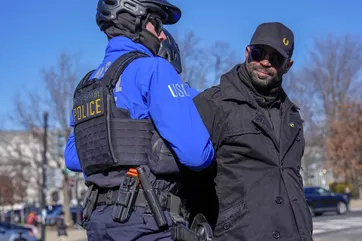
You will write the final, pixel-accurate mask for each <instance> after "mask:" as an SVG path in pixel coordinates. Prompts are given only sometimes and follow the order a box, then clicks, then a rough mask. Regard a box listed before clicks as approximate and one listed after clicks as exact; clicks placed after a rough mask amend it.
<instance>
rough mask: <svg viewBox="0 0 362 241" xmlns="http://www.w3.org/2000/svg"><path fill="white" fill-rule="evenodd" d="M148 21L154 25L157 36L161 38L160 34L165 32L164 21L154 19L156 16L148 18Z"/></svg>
mask: <svg viewBox="0 0 362 241" xmlns="http://www.w3.org/2000/svg"><path fill="white" fill-rule="evenodd" d="M148 21H149V22H150V23H152V25H153V26H154V28H155V31H156V33H157V36H160V34H161V33H162V31H163V23H162V20H161V19H160V18H158V17H154V16H150V17H149V18H148Z"/></svg>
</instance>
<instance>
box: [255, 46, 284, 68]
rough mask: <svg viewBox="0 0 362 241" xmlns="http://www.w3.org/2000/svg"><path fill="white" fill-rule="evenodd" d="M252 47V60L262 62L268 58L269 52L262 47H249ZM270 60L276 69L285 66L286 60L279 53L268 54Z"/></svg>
mask: <svg viewBox="0 0 362 241" xmlns="http://www.w3.org/2000/svg"><path fill="white" fill-rule="evenodd" d="M249 47H250V50H251V51H250V57H251V58H252V60H254V61H257V62H260V61H262V60H264V59H265V58H266V55H267V52H266V51H265V49H263V48H262V47H260V46H249ZM268 57H269V58H268V60H269V62H270V63H271V65H273V66H274V67H275V68H280V67H282V66H283V65H284V63H285V61H286V58H284V56H283V55H281V54H280V53H277V52H273V53H268Z"/></svg>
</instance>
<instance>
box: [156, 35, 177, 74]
mask: <svg viewBox="0 0 362 241" xmlns="http://www.w3.org/2000/svg"><path fill="white" fill-rule="evenodd" d="M163 32H164V33H165V35H166V37H167V39H166V40H164V41H162V42H161V47H160V50H159V51H158V56H160V57H162V58H165V59H166V60H167V61H168V62H170V63H171V64H172V65H173V67H174V68H175V69H176V71H177V73H179V74H181V72H182V64H181V54H180V49H179V47H178V44H177V42H176V40H175V39H174V38H173V37H172V35H171V34H170V32H168V31H167V30H166V29H163Z"/></svg>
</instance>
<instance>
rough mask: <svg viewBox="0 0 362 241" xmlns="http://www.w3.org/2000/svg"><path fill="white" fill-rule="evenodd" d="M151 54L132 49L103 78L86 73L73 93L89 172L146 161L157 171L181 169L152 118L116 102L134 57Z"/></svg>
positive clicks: (82, 154)
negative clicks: (118, 85) (137, 115)
mask: <svg viewBox="0 0 362 241" xmlns="http://www.w3.org/2000/svg"><path fill="white" fill-rule="evenodd" d="M141 57H148V56H147V55H145V54H142V53H139V52H130V53H128V54H125V55H122V56H121V57H119V58H118V59H117V60H116V61H115V62H114V63H113V64H112V65H111V66H110V67H109V68H108V70H107V71H106V73H105V74H104V77H103V78H102V79H100V80H98V79H89V77H90V76H91V74H92V73H93V72H94V71H90V72H89V73H88V74H87V75H86V76H84V77H83V79H82V80H81V82H80V83H79V84H78V86H77V88H76V90H75V93H74V103H73V111H74V120H75V127H74V136H75V142H76V148H77V154H78V157H79V161H80V165H81V167H82V170H83V172H84V173H85V174H86V175H87V176H91V175H94V174H97V173H104V172H109V171H112V170H115V169H117V170H119V169H126V168H129V167H134V166H140V165H147V166H148V167H149V168H150V170H151V172H152V173H154V174H173V173H177V172H179V167H178V164H177V161H176V160H175V158H174V155H173V154H172V153H171V151H170V149H169V148H168V147H167V146H166V144H165V142H164V141H163V140H162V138H161V137H160V135H159V134H158V133H157V130H156V129H155V127H154V124H153V122H152V120H149V119H147V120H137V119H131V117H130V114H129V112H128V110H126V109H121V108H118V107H117V106H116V103H115V99H114V94H113V90H114V88H115V86H116V83H117V82H118V80H119V77H120V76H121V74H122V72H123V70H124V69H125V68H126V67H127V66H128V64H130V63H131V62H132V61H133V60H135V59H137V58H141Z"/></svg>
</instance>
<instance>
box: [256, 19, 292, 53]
mask: <svg viewBox="0 0 362 241" xmlns="http://www.w3.org/2000/svg"><path fill="white" fill-rule="evenodd" d="M250 45H267V46H270V47H272V48H274V49H275V50H277V51H278V52H279V53H280V54H281V55H283V56H284V57H285V58H291V57H292V55H293V50H294V34H293V32H292V30H290V29H289V28H288V27H286V26H285V25H284V24H282V23H279V22H270V23H262V24H260V25H259V26H258V27H257V28H256V30H255V33H254V35H253V37H252V38H251V41H250Z"/></svg>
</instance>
